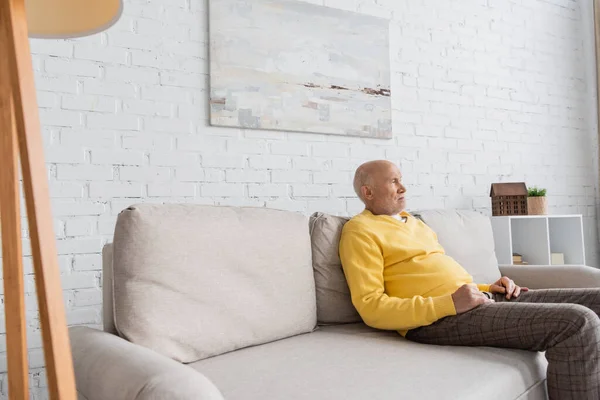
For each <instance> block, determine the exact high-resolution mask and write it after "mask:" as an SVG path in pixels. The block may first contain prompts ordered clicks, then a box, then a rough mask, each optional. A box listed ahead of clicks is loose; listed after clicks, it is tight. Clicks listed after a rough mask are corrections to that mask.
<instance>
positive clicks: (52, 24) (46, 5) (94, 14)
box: [2, 0, 123, 38]
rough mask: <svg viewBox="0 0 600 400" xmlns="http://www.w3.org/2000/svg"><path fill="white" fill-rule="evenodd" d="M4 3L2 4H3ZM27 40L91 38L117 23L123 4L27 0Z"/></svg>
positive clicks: (111, 0) (114, 1) (118, 0)
mask: <svg viewBox="0 0 600 400" xmlns="http://www.w3.org/2000/svg"><path fill="white" fill-rule="evenodd" d="M2 1H4V0H2ZM25 7H26V10H27V24H28V28H29V36H30V37H36V38H71V37H81V36H87V35H92V34H94V33H98V32H100V31H103V30H105V29H107V28H109V27H110V26H112V25H113V24H114V23H115V22H117V21H118V19H119V17H120V16H121V12H122V10H123V3H122V0H26V1H25Z"/></svg>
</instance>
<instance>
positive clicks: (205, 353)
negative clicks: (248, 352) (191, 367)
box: [113, 204, 317, 362]
mask: <svg viewBox="0 0 600 400" xmlns="http://www.w3.org/2000/svg"><path fill="white" fill-rule="evenodd" d="M314 285H315V284H314V277H313V273H312V261H311V250H310V236H309V232H308V218H306V217H305V216H303V215H302V214H299V213H294V212H287V211H278V210H271V209H265V208H250V207H247V208H242V207H214V206H203V205H194V204H164V205H155V204H142V205H136V206H131V207H129V208H127V209H126V210H124V211H122V212H121V213H120V214H119V217H118V220H117V225H116V228H115V239H114V245H113V300H114V310H115V326H116V328H117V331H118V332H119V334H120V335H121V336H122V337H124V338H126V339H127V340H129V341H131V342H133V343H136V344H140V345H143V346H145V347H147V348H149V349H152V350H155V351H157V352H160V353H161V354H164V355H166V356H168V357H171V358H173V359H175V360H177V361H181V362H192V361H196V360H200V359H203V358H206V357H211V356H215V355H218V354H222V353H225V352H227V351H232V350H236V349H239V348H243V347H246V346H252V345H256V344H261V343H266V342H269V341H272V340H277V339H282V338H285V337H288V336H293V335H297V334H300V333H305V332H310V331H311V330H313V329H314V327H315V325H316V319H317V318H316V317H317V315H316V304H315V286H314Z"/></svg>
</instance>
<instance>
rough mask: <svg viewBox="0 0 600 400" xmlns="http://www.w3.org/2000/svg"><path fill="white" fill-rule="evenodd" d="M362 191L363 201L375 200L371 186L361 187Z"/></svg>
mask: <svg viewBox="0 0 600 400" xmlns="http://www.w3.org/2000/svg"><path fill="white" fill-rule="evenodd" d="M360 191H361V193H362V197H363V199H367V200H371V199H372V198H373V191H372V190H371V188H370V187H369V186H361V188H360Z"/></svg>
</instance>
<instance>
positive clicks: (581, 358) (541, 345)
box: [406, 288, 600, 400]
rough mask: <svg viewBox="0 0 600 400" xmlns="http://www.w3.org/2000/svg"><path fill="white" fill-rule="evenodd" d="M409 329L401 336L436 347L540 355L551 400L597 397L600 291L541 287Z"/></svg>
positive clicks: (599, 388) (599, 395)
mask: <svg viewBox="0 0 600 400" xmlns="http://www.w3.org/2000/svg"><path fill="white" fill-rule="evenodd" d="M493 297H494V300H495V301H496V302H495V303H491V304H486V305H482V306H479V307H477V308H475V309H473V310H471V311H469V312H466V313H463V314H459V315H455V316H450V317H446V318H442V319H441V320H439V321H437V322H435V323H434V324H432V325H429V326H424V327H421V328H417V329H413V330H410V331H409V332H408V334H407V335H406V338H407V339H409V340H413V341H415V342H419V343H428V344H437V345H462V346H492V347H508V348H513V349H523V350H532V351H545V352H546V358H547V359H548V379H547V385H548V394H549V397H550V399H551V400H569V399H574V400H586V399H590V400H591V399H594V400H598V399H600V318H599V317H598V315H600V289H595V288H594V289H545V290H530V291H529V292H522V293H521V295H520V296H519V297H518V298H516V299H511V300H506V297H504V296H503V295H501V294H495V295H493Z"/></svg>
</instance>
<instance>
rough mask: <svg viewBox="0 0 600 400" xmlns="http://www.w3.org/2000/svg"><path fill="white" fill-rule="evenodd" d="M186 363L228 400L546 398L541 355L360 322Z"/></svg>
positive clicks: (537, 399) (493, 399)
mask: <svg viewBox="0 0 600 400" xmlns="http://www.w3.org/2000/svg"><path fill="white" fill-rule="evenodd" d="M191 366H192V367H193V368H194V369H196V370H197V371H200V372H202V373H203V374H204V375H206V376H207V377H209V378H210V379H211V381H212V382H214V383H215V385H216V386H217V387H219V389H220V390H221V393H223V396H224V397H225V398H226V399H227V400H263V399H286V400H307V399H332V400H333V399H336V400H337V399H344V400H364V399H377V400H388V399H389V400H398V399H402V400H413V399H414V400H440V399H443V400H446V399H448V400H450V399H460V400H481V399H486V400H506V399H531V400H542V399H545V398H546V397H545V385H544V381H545V372H546V366H547V363H546V361H545V359H544V357H543V355H542V354H540V353H533V352H527V351H521V350H502V349H494V348H489V347H480V348H475V347H444V346H431V345H421V344H417V343H413V342H409V341H408V340H406V339H404V338H402V337H401V336H399V335H398V334H397V333H395V332H382V331H376V330H373V329H371V328H368V327H367V326H365V325H363V324H351V325H337V326H327V327H321V328H320V329H319V330H317V331H316V332H314V333H310V334H306V335H300V336H296V337H293V338H288V339H284V340H280V341H277V342H272V343H268V344H265V345H261V346H256V347H251V348H246V349H242V350H239V351H236V352H233V353H228V354H223V355H221V356H219V357H215V358H210V359H206V360H202V361H199V362H196V363H193V364H191ZM538 386H539V387H538ZM528 392H529V393H528ZM527 393H528V394H527Z"/></svg>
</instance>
